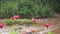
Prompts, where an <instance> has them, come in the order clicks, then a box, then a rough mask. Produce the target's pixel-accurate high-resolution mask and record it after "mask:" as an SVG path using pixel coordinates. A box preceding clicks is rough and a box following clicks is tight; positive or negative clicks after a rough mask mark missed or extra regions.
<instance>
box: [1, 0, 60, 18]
mask: <svg viewBox="0 0 60 34" xmlns="http://www.w3.org/2000/svg"><path fill="white" fill-rule="evenodd" d="M59 6H60V5H59V2H58V0H0V18H10V17H12V16H13V15H20V16H21V18H31V17H32V16H34V17H36V16H37V17H55V12H54V11H55V8H56V9H59V8H58V7H59Z"/></svg>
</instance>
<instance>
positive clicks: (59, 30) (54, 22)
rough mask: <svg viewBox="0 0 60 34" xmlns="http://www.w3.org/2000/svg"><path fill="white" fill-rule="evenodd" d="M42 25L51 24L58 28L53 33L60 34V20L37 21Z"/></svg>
mask: <svg viewBox="0 0 60 34" xmlns="http://www.w3.org/2000/svg"><path fill="white" fill-rule="evenodd" d="M0 23H3V20H0ZM36 23H39V24H40V25H43V24H44V23H51V24H52V25H54V27H57V29H55V30H53V31H51V32H53V33H55V34H60V18H44V19H37V22H36Z"/></svg>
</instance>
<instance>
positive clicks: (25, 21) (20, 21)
mask: <svg viewBox="0 0 60 34" xmlns="http://www.w3.org/2000/svg"><path fill="white" fill-rule="evenodd" d="M4 23H5V24H6V25H16V24H18V25H24V24H27V25H40V24H37V23H35V22H32V21H31V20H29V19H17V20H8V19H5V20H4Z"/></svg>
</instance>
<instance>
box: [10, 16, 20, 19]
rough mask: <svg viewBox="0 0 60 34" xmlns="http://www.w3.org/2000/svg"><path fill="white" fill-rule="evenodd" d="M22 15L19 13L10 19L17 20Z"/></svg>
mask: <svg viewBox="0 0 60 34" xmlns="http://www.w3.org/2000/svg"><path fill="white" fill-rule="evenodd" d="M19 17H20V16H19V15H14V16H13V17H11V18H10V19H11V20H16V19H18V18H19Z"/></svg>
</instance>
